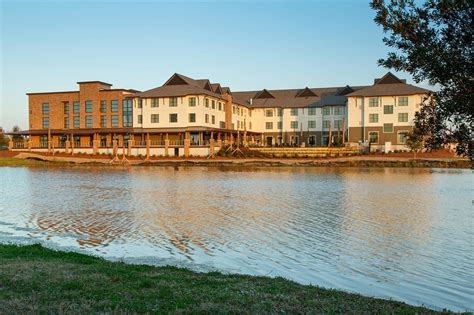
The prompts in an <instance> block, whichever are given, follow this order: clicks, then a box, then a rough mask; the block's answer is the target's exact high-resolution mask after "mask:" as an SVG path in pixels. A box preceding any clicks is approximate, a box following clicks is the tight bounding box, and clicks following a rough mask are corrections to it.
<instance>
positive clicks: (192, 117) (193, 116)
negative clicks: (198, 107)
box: [189, 113, 196, 123]
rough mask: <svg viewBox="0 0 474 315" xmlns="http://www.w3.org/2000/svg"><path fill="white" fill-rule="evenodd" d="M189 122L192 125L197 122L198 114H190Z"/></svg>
mask: <svg viewBox="0 0 474 315" xmlns="http://www.w3.org/2000/svg"><path fill="white" fill-rule="evenodd" d="M189 122H190V123H194V122H196V114H195V113H190V114H189Z"/></svg>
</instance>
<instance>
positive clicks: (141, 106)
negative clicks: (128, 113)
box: [138, 99, 143, 108]
mask: <svg viewBox="0 0 474 315" xmlns="http://www.w3.org/2000/svg"><path fill="white" fill-rule="evenodd" d="M138 108H143V101H142V99H139V100H138Z"/></svg>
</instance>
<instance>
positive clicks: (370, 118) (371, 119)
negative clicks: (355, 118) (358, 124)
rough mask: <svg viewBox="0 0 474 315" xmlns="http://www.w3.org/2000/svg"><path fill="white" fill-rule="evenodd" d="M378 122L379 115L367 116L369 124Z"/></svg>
mask: <svg viewBox="0 0 474 315" xmlns="http://www.w3.org/2000/svg"><path fill="white" fill-rule="evenodd" d="M376 122H379V114H369V123H376Z"/></svg>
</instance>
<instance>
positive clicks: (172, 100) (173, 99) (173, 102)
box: [170, 97, 178, 107]
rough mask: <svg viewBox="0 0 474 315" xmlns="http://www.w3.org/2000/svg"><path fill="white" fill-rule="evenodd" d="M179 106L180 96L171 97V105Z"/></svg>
mask: <svg viewBox="0 0 474 315" xmlns="http://www.w3.org/2000/svg"><path fill="white" fill-rule="evenodd" d="M176 106H178V98H177V97H170V107H176Z"/></svg>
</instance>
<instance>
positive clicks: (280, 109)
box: [277, 108, 283, 117]
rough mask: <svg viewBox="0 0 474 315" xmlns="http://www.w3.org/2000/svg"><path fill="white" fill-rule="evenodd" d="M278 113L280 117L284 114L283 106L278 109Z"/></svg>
mask: <svg viewBox="0 0 474 315" xmlns="http://www.w3.org/2000/svg"><path fill="white" fill-rule="evenodd" d="M277 115H278V117H281V116H283V108H278V109H277Z"/></svg>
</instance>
